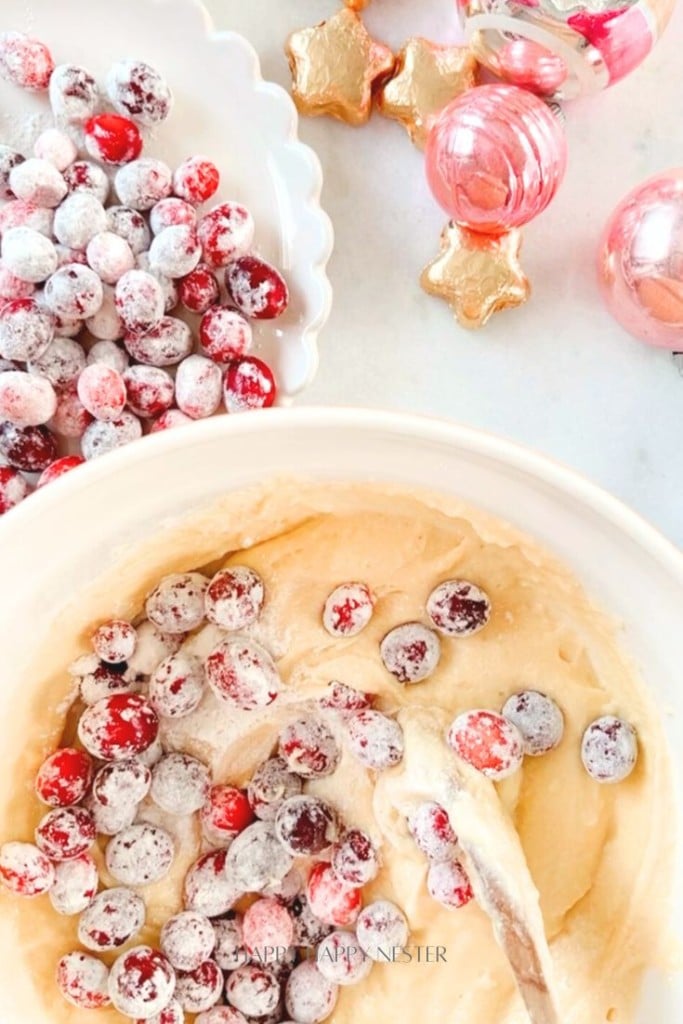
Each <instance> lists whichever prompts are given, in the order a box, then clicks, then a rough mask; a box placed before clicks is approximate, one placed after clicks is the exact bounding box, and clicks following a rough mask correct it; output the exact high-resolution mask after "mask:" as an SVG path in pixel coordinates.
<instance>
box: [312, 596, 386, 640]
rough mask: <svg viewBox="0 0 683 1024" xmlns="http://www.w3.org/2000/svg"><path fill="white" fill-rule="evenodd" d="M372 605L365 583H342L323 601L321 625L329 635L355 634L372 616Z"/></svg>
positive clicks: (363, 627) (373, 600)
mask: <svg viewBox="0 0 683 1024" xmlns="http://www.w3.org/2000/svg"><path fill="white" fill-rule="evenodd" d="M374 605H375V598H374V596H373V594H372V592H371V590H370V588H369V587H368V586H366V584H365V583H342V584H341V585H340V586H338V587H336V588H335V589H334V590H333V591H332V593H331V594H330V596H329V597H328V598H327V600H326V601H325V607H324V608H323V626H324V627H325V629H326V630H327V632H328V633H329V634H330V636H342V637H348V636H357V635H358V633H360V632H361V630H363V629H365V627H366V626H367V624H368V622H369V621H370V619H371V618H372V612H373V609H374Z"/></svg>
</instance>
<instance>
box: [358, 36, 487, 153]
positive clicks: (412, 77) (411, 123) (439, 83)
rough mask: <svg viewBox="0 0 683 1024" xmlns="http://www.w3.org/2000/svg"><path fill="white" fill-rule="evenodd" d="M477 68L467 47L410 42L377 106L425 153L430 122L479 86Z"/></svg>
mask: <svg viewBox="0 0 683 1024" xmlns="http://www.w3.org/2000/svg"><path fill="white" fill-rule="evenodd" d="M477 66H478V65H477V62H476V60H475V58H474V54H473V53H471V51H470V50H469V49H468V48H467V47H466V46H437V45H436V44H435V43H430V42H429V40H428V39H421V38H419V37H418V38H415V39H409V40H408V42H407V43H406V45H405V46H404V47H403V49H402V50H401V52H400V53H399V54H398V57H397V62H396V71H395V74H394V76H393V77H392V78H390V79H389V81H388V82H386V83H385V84H384V85H383V86H382V88H381V89H380V91H379V93H378V101H377V105H378V107H379V109H380V111H381V112H382V113H383V114H384V115H385V116H386V117H391V118H394V119H395V120H396V121H400V122H401V124H403V125H404V126H405V128H406V129H407V131H408V134H409V135H410V137H411V139H412V140H413V142H414V143H415V145H416V146H419V147H420V149H423V148H424V145H425V143H426V141H427V134H428V128H429V122H430V119H431V118H433V117H434V115H436V114H438V113H439V111H440V110H443V108H444V107H445V106H446V104H447V103H450V101H451V100H453V99H455V97H456V96H459V95H460V94H461V93H463V92H465V90H466V89H471V88H472V86H473V85H475V84H476V72H477Z"/></svg>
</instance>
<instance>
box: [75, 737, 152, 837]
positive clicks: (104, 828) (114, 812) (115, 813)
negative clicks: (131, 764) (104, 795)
mask: <svg viewBox="0 0 683 1024" xmlns="http://www.w3.org/2000/svg"><path fill="white" fill-rule="evenodd" d="M150 749H151V748H150ZM143 756H145V755H143V754H141V755H140V757H143ZM84 806H85V807H87V808H88V810H89V811H90V813H91V814H92V816H93V818H94V819H95V828H96V829H97V834H98V835H100V836H116V835H118V834H119V832H123V830H124V829H126V828H130V826H131V825H132V824H133V822H134V821H135V818H136V816H137V813H138V805H137V804H134V803H129V804H126V805H125V806H118V805H117V806H109V807H105V805H104V804H101V803H100V802H99V800H97V799H95V797H94V796H93V795H92V793H91V794H89V795H88V796H87V797H86V798H85V800H84Z"/></svg>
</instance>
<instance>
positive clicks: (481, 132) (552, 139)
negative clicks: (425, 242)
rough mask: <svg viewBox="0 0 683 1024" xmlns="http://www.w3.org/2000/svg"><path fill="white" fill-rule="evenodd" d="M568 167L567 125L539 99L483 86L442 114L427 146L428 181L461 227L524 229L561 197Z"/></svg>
mask: <svg viewBox="0 0 683 1024" xmlns="http://www.w3.org/2000/svg"><path fill="white" fill-rule="evenodd" d="M566 163H567V142H566V139H565V136H564V132H563V130H562V127H561V125H560V123H559V122H558V121H557V119H556V118H555V116H554V114H553V113H552V111H551V110H550V108H549V107H548V106H547V105H546V104H545V103H544V102H543V101H542V100H540V99H538V97H536V96H534V95H533V94H532V93H530V92H526V91H525V90H523V89H518V88H516V87H515V86H509V85H482V86H479V87H478V88H476V89H470V90H469V91H468V92H466V93H463V94H462V95H461V96H459V97H458V98H457V99H456V100H454V101H453V102H452V103H449V105H448V106H447V107H445V108H444V110H442V112H441V114H440V115H439V116H438V118H437V119H436V121H435V122H434V125H433V127H432V129H431V131H430V134H429V138H428V140H427V149H426V169H427V181H428V182H429V186H430V188H431V190H432V192H433V194H434V197H435V199H436V201H437V202H438V203H439V204H440V205H441V206H442V207H443V208H444V210H446V212H447V213H448V214H449V216H450V217H451V218H452V219H453V220H454V221H456V223H458V224H461V225H464V226H465V227H468V228H470V229H471V230H473V231H482V232H484V233H491V234H497V233H499V232H502V231H508V230H509V229H510V228H515V227H521V225H522V224H526V223H527V222H528V221H530V220H532V219H533V218H534V217H536V216H537V215H538V214H539V213H541V212H542V211H543V210H544V209H545V208H546V206H547V205H548V203H549V202H550V200H551V199H552V198H553V196H554V195H555V192H556V191H557V188H558V186H559V184H560V182H561V181H562V178H563V176H564V172H565V167H566Z"/></svg>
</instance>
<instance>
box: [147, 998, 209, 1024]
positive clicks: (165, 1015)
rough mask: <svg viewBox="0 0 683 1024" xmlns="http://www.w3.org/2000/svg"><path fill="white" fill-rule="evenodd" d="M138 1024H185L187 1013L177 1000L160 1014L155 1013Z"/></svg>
mask: <svg viewBox="0 0 683 1024" xmlns="http://www.w3.org/2000/svg"><path fill="white" fill-rule="evenodd" d="M197 1020H199V1024H204V1022H202V1020H201V1018H199V1017H198V1018H197ZM136 1024H185V1011H184V1010H183V1008H182V1006H181V1005H180V1003H179V1002H178V1000H177V999H172V1000H171V1002H170V1003H169V1004H168V1006H166V1007H165V1008H164V1009H163V1010H161V1012H160V1013H155V1014H154V1016H153V1017H146V1018H145V1019H144V1020H138V1021H137V1022H136ZM195 1024H196V1022H195Z"/></svg>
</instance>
